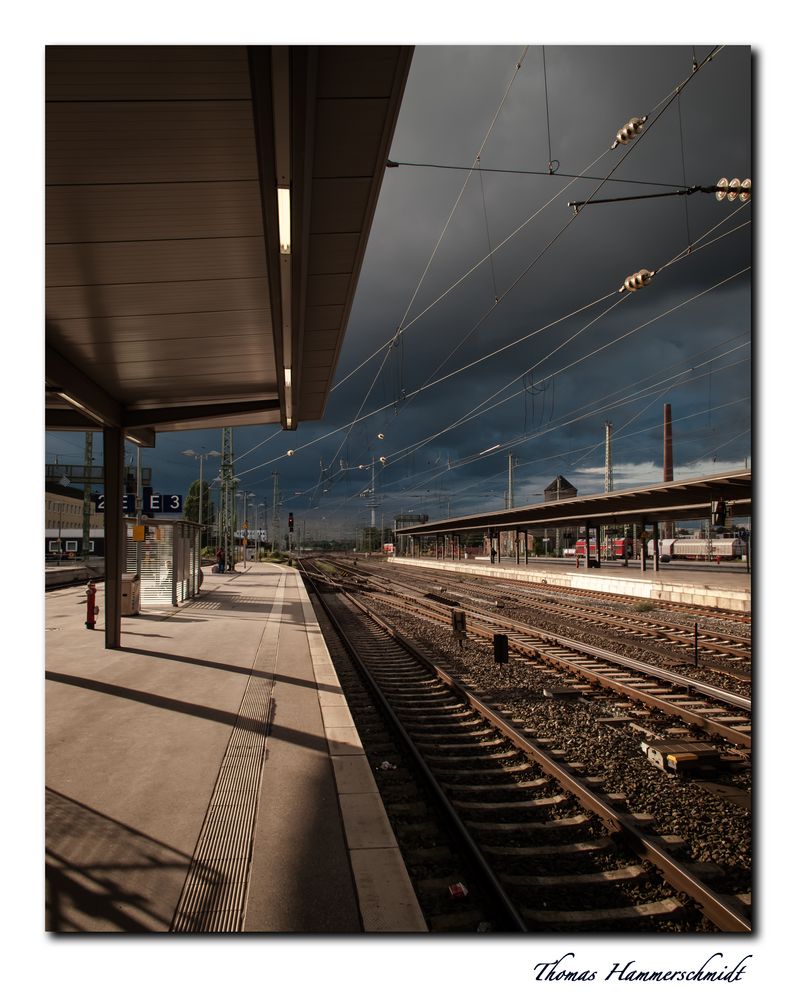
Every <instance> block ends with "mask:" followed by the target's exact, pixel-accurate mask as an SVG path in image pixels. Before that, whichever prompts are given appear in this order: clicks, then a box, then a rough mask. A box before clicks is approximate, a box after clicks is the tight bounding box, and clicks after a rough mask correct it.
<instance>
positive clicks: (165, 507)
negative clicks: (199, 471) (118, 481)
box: [91, 487, 182, 514]
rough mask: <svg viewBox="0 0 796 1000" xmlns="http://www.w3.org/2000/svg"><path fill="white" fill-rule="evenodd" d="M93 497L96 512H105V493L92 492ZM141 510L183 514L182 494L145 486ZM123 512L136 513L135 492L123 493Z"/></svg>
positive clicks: (144, 511) (154, 512)
mask: <svg viewBox="0 0 796 1000" xmlns="http://www.w3.org/2000/svg"><path fill="white" fill-rule="evenodd" d="M91 499H92V500H93V502H94V505H95V509H96V512H97V513H98V514H104V513H105V494H104V493H92V494H91ZM141 510H142V512H143V513H144V514H181V513H182V494H181V493H153V492H152V490H151V489H150V488H149V487H145V488H144V496H143V502H142V506H141ZM122 513H123V514H135V493H125V494H123V496H122Z"/></svg>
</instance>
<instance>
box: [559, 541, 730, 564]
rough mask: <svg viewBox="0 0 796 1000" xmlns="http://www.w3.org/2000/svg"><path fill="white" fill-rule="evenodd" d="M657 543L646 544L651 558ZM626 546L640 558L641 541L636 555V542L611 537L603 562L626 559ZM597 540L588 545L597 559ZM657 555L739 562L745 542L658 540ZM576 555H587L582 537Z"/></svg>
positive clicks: (631, 555)
mask: <svg viewBox="0 0 796 1000" xmlns="http://www.w3.org/2000/svg"><path fill="white" fill-rule="evenodd" d="M654 544H655V543H654V542H653V540H652V539H650V540H649V541H648V542H647V554H648V555H649V557H650V558H652V556H653V555H654V551H655V549H654ZM625 545H627V557H628V559H634V558H635V559H638V558H639V555H640V550H641V542H640V541H637V542H636V547H635V555H634V548H633V539H632V538H628V539H624V538H612V539H610V540H609V541H608V543H607V544H603V545H601V546H600V556H601V558H602V559H624V558H625ZM595 552H596V549H595V543H594V539H591V540H590V542H589V558H591V559H594V558H596V555H595ZM658 552H659V554H660V556H661V558H662V559H666V560H669V559H701V560H706V559H714V560H715V559H717V558H721V559H722V560H724V559H740V558H742V557H743V555H744V553H745V547H744V543H743V542H742V541H741V539H740V538H711V539H710V544H708V539H707V538H661V539H659V540H658ZM575 555H576V556H580V557H581V559H583V558H584V557H585V555H586V539H585V538H579V539H578V541H577V542H576V544H575Z"/></svg>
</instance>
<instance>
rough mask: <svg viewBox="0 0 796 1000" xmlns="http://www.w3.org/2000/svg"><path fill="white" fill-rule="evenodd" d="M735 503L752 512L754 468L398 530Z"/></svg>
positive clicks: (692, 512)
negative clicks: (720, 501) (713, 502)
mask: <svg viewBox="0 0 796 1000" xmlns="http://www.w3.org/2000/svg"><path fill="white" fill-rule="evenodd" d="M714 500H724V501H725V502H729V503H732V505H733V508H732V512H733V515H734V516H736V517H747V516H749V515H750V514H751V513H752V472H751V470H749V469H739V470H738V471H736V472H725V473H722V474H721V475H717V476H708V477H706V478H702V479H682V480H676V481H674V482H669V483H653V484H652V485H650V486H639V487H635V488H634V489H631V490H619V491H616V492H613V493H594V494H592V495H591V496H583V497H570V498H568V499H566V500H555V501H552V502H550V503H540V504H534V505H533V506H530V507H514V508H513V509H511V510H497V511H489V512H487V513H484V514H467V515H465V516H462V517H450V518H446V519H445V520H443V521H428V522H427V523H426V524H415V525H412V526H411V527H409V528H401V529H399V530H398V532H397V534H399V535H434V534H445V533H449V532H464V531H480V530H484V531H486V530H489V529H493V530H507V529H509V530H510V529H523V530H524V529H526V528H527V529H529V530H530V529H533V528H555V527H564V526H566V525H584V524H586V522H587V521H588V522H589V523H590V524H606V525H608V524H614V525H615V524H640V525H643V524H654V523H655V522H656V521H657V522H660V521H694V520H700V519H703V518H707V517H709V516H710V512H711V502H712V501H714Z"/></svg>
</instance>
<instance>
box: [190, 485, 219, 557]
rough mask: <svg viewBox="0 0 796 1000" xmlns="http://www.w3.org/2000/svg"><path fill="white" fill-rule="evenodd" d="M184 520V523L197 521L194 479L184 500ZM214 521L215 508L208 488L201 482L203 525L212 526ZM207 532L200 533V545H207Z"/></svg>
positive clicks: (196, 486) (196, 491)
mask: <svg viewBox="0 0 796 1000" xmlns="http://www.w3.org/2000/svg"><path fill="white" fill-rule="evenodd" d="M185 519H186V521H197V522H198V521H199V480H198V479H195V480H194V481H193V482H192V483H191V485H190V488H189V490H188V496H187V497H186V498H185ZM215 520H216V508H215V504H214V503H213V500H212V497H211V495H210V486H209V484H208V483H207V482H206V481H204V482H202V521H204V523H205V524H214V523H215ZM207 535H208V532H207V530H205V531H203V532H202V545H205V544H206V543H207Z"/></svg>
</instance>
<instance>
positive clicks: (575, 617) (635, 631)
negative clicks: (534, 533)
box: [338, 564, 752, 679]
mask: <svg viewBox="0 0 796 1000" xmlns="http://www.w3.org/2000/svg"><path fill="white" fill-rule="evenodd" d="M338 565H342V564H338ZM363 574H364V575H365V576H366V577H367V578H370V579H379V574H377V573H371V572H369V571H367V570H365V571H361V574H360V575H363ZM415 579H417V578H415ZM434 579H435V580H436V581H437V583H438V585H439V586H440V587H441V588H442V589H443V590H444V592H445V593H446V594H447V595H449V596H450V597H454V598H455V597H464V598H465V599H467V600H470V601H475V602H479V603H484V602H485V599H487V597H489V596H491V595H493V594H494V595H495V598H494V599H495V602H496V604H498V605H499V604H500V603H501V599H502V598H504V597H505V598H506V599H508V600H510V601H511V602H512V603H513V604H516V605H519V606H520V607H522V608H524V609H526V610H528V611H531V612H539V613H542V614H552V615H555V616H556V617H561V618H563V619H564V620H567V621H570V622H575V623H577V624H579V625H581V626H584V627H590V628H592V629H596V630H599V629H606V628H607V629H610V630H611V631H614V632H617V633H620V634H621V637H622V638H623V639H625V640H627V639H628V638H630V639H655V640H660V641H662V642H664V643H667V644H669V645H673V646H675V647H676V648H677V650H678V651H680V652H682V651H685V652H687V653H688V654H690V653H691V651H692V650H693V646H694V630H693V628H691V627H689V626H688V625H683V624H675V623H672V622H663V621H660V620H658V619H654V618H649V617H643V616H641V615H639V614H630V613H627V612H623V611H618V610H613V609H610V610H609V609H602V608H600V609H594V608H586V607H583V605H582V604H578V603H577V602H578V600H579V595H580V594H581V592H580V591H578V592H577V594H572V593H571V592H570V593H568V594H566V597H562V595H561V594H560V593H559V594H558V595H557V596H555V597H551V596H550V595H548V594H547V593H545V592H544V591H540V592H539V593H538V594H536V593H534V596H529V595H528V593H527V592H526V591H525V589H524V588H523V589H520V588H513V587H503V586H500V585H496V584H495V582H494V581H492V580H485V581H484V582H483V583H482V584H480V585H474V584H472V583H470V582H469V581H468V582H463V581H461V580H457V581H455V582H452V581H451V580H449V579H447V580H446V579H440V578H439V577H435V578H434ZM423 582H424V581H423V580H422V579H421V580H418V583H423ZM425 584H426V586H425V588H422V587H418V590H423V589H425V590H428V581H427V580H426V581H425ZM498 588H499V589H498ZM615 596H616V595H613V594H612V595H610V599H611V600H612V601H613V599H614V597H615ZM623 596H624V595H623ZM602 597H603V598H604V599H605V597H606V595H605V594H603V595H602ZM680 610H681V611H682V605H681V606H680ZM698 640H699V649H700V651H701V652H702V653H709V654H710V655H711V656H713V657H715V658H716V659H717V660H719V661H720V663H719V664H718V665H716V664H713V666H714V669H725V670H726V668H727V667H729V668H730V669H729V670H727V672H728V673H731V674H732V676H735V677H739V678H741V679H743V678H744V677H745V676H746V675H748V674H749V672H750V670H751V657H752V643H751V640H750V639H747V638H745V637H742V636H735V635H727V634H725V633H722V632H718V631H716V630H714V629H709V628H708V629H706V628H705V627H704V626H702V627H701V628H699V630H698Z"/></svg>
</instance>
